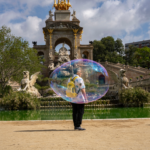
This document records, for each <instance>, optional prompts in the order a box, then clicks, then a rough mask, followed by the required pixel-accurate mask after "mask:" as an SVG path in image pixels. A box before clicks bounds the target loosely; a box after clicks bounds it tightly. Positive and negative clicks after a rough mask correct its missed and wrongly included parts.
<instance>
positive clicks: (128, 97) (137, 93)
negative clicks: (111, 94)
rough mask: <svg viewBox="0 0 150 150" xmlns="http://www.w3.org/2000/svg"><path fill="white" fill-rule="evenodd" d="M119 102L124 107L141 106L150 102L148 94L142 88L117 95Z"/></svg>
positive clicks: (125, 90)
mask: <svg viewBox="0 0 150 150" xmlns="http://www.w3.org/2000/svg"><path fill="white" fill-rule="evenodd" d="M119 101H120V103H121V104H123V105H124V106H141V105H142V104H143V103H147V102H148V101H150V93H149V92H147V91H145V90H144V89H142V88H133V89H124V90H122V92H120V94H119Z"/></svg>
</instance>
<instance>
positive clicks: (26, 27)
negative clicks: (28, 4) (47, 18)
mask: <svg viewBox="0 0 150 150" xmlns="http://www.w3.org/2000/svg"><path fill="white" fill-rule="evenodd" d="M43 26H44V21H43V20H42V19H40V18H38V17H36V16H29V17H27V19H26V20H25V21H24V22H22V23H17V24H12V23H10V24H8V27H10V28H11V30H12V34H14V35H15V36H19V37H23V39H25V40H27V41H29V43H30V46H32V44H31V43H32V41H40V42H39V44H42V43H44V36H43V33H42V27H43Z"/></svg>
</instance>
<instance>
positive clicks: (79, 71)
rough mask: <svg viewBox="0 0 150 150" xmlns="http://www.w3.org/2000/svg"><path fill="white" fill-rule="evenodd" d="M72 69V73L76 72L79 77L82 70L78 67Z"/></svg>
mask: <svg viewBox="0 0 150 150" xmlns="http://www.w3.org/2000/svg"><path fill="white" fill-rule="evenodd" d="M73 71H74V74H77V75H78V76H79V77H81V75H82V72H81V69H80V68H75V69H74V70H73Z"/></svg>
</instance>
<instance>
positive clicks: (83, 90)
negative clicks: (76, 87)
mask: <svg viewBox="0 0 150 150" xmlns="http://www.w3.org/2000/svg"><path fill="white" fill-rule="evenodd" d="M81 92H82V94H83V96H84V98H85V102H86V103H88V100H87V97H86V92H85V89H81Z"/></svg>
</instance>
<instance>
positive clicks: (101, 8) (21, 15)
mask: <svg viewBox="0 0 150 150" xmlns="http://www.w3.org/2000/svg"><path fill="white" fill-rule="evenodd" d="M70 3H71V5H72V7H73V8H71V9H70V10H71V12H73V10H75V11H76V17H77V18H78V19H79V20H80V26H81V27H83V31H84V32H83V38H82V39H83V41H81V44H88V42H89V41H90V40H95V39H96V40H100V39H101V38H103V37H106V36H113V37H118V38H121V39H122V40H123V42H124V43H125V42H133V41H136V40H143V39H144V38H145V33H143V35H138V34H136V35H134V34H135V33H134V31H137V33H138V29H141V26H142V25H143V24H144V23H150V15H149V14H150V9H149V6H150V1H149V0H93V1H91V0H86V1H83V0H76V1H73V0H70ZM2 4H3V6H4V7H3V8H4V10H3V13H1V14H0V19H1V20H2V21H1V22H0V26H2V25H3V24H6V25H7V26H9V27H11V29H12V32H13V34H15V35H17V36H21V37H23V38H25V39H26V40H28V41H29V42H30V46H31V42H32V41H33V40H36V41H37V42H38V44H45V42H44V37H43V33H42V28H43V27H45V20H46V18H48V14H44V15H45V18H44V19H41V18H40V17H38V16H33V15H32V12H33V11H37V10H36V9H35V8H36V7H37V6H40V8H41V10H38V11H40V12H41V13H43V10H44V8H45V7H47V6H49V8H51V7H52V4H53V0H43V1H41V0H21V1H20V0H14V1H13V2H12V0H5V1H4V0H1V1H0V5H1V6H2ZM4 4H5V5H4ZM10 5H11V7H6V6H10ZM8 8H9V9H8ZM53 12H54V10H53ZM34 14H35V13H34ZM15 19H23V21H21V22H19V23H12V21H13V20H15ZM147 33H149V37H150V29H149V31H147Z"/></svg>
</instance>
